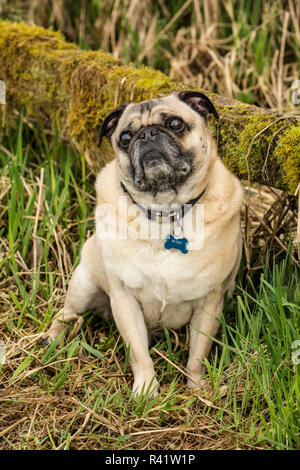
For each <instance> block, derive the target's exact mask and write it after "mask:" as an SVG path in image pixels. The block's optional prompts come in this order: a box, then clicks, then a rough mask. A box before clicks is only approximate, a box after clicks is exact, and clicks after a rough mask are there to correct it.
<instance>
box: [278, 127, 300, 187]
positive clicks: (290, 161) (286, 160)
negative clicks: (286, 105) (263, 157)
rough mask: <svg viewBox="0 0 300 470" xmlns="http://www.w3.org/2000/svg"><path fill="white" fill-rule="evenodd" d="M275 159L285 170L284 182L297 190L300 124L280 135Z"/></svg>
mask: <svg viewBox="0 0 300 470" xmlns="http://www.w3.org/2000/svg"><path fill="white" fill-rule="evenodd" d="M274 159H276V160H277V162H278V164H279V166H280V168H281V169H282V170H283V172H282V179H283V182H284V184H285V185H286V186H287V187H288V188H289V190H290V191H291V192H295V191H296V189H297V187H298V184H299V182H300V124H298V125H297V126H294V127H291V128H289V129H286V130H285V131H284V132H283V134H282V135H281V136H280V139H279V140H278V144H277V146H276V149H275V151H274Z"/></svg>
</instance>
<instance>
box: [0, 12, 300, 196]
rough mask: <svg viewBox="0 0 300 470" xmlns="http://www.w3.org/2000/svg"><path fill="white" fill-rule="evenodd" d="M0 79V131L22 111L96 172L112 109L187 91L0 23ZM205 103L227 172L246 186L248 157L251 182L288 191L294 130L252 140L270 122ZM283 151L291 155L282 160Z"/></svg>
mask: <svg viewBox="0 0 300 470" xmlns="http://www.w3.org/2000/svg"><path fill="white" fill-rule="evenodd" d="M0 79H1V80H4V81H5V82H6V88H7V105H6V117H5V120H6V121H5V122H6V123H9V124H11V119H12V117H13V113H10V115H9V116H8V111H9V110H13V108H17V109H22V108H24V109H25V110H26V114H27V117H33V118H35V119H40V118H41V119H42V120H43V124H44V125H47V121H48V124H49V125H51V126H53V127H54V128H55V129H57V128H59V129H60V133H61V135H62V137H64V138H69V139H70V140H71V141H72V142H73V143H75V145H76V146H77V148H78V149H79V150H80V151H81V152H83V153H84V155H85V156H86V158H87V160H88V161H89V162H93V163H94V164H96V167H98V166H100V165H102V164H103V163H104V162H106V161H107V160H108V159H110V158H111V149H110V147H109V145H108V144H107V143H104V145H103V147H101V152H99V150H98V148H97V129H98V127H99V125H100V124H101V122H102V120H103V119H104V117H105V116H106V115H107V114H108V113H109V112H110V111H111V110H112V109H113V108H114V107H116V106H118V105H119V104H122V103H124V102H126V101H129V100H135V101H142V100H145V99H150V98H153V97H157V96H162V95H165V94H169V93H170V92H172V91H173V90H175V89H176V90H180V89H187V88H189V87H188V86H184V85H182V84H181V83H179V82H176V81H175V80H173V79H171V78H170V77H167V76H165V75H164V74H163V73H161V72H158V71H154V70H152V69H150V68H147V67H142V68H140V69H135V68H133V67H126V66H125V65H123V64H122V63H121V62H120V61H118V60H116V59H114V58H113V57H112V56H111V55H110V54H107V53H104V52H102V51H81V50H80V49H79V48H78V47H77V46H76V45H74V44H70V43H67V42H66V41H65V39H64V37H63V36H62V35H61V34H60V33H56V32H53V31H50V30H45V29H43V28H39V27H35V26H28V25H26V24H23V23H18V24H15V23H10V22H8V21H1V20H0ZM207 95H208V96H209V97H210V98H211V99H212V101H213V102H214V103H215V105H216V108H217V110H218V112H219V114H220V116H221V120H220V123H221V128H219V127H216V123H215V121H214V120H211V121H210V125H211V128H212V131H213V134H214V136H215V137H216V138H217V140H218V142H219V149H220V155H221V156H222V157H223V158H224V161H225V163H226V165H227V166H228V167H229V168H230V169H231V170H232V171H233V172H234V173H236V174H237V175H238V176H240V177H243V178H245V177H247V176H248V169H247V161H246V156H247V155H248V158H247V160H248V165H249V168H250V176H251V180H253V181H255V180H256V181H260V182H265V181H268V182H272V183H274V181H275V183H276V184H277V185H279V186H280V187H284V188H286V187H288V188H289V189H290V190H291V188H294V186H295V184H296V183H295V182H296V180H297V178H298V174H297V172H298V170H299V166H298V165H299V164H298V163H297V162H299V160H297V153H296V152H297V149H298V148H299V147H297V145H298V144H296V140H297V135H298V134H297V135H296V134H294V133H293V132H292V129H293V128H294V127H295V123H294V122H292V120H291V121H290V122H289V121H287V120H283V121H278V122H277V123H275V124H272V126H271V127H270V128H269V129H267V130H265V131H263V132H262V133H261V134H260V135H259V136H257V137H256V138H254V137H255V136H256V135H257V134H258V133H259V132H260V131H262V129H264V128H265V127H266V126H268V124H271V122H272V121H274V120H275V119H276V117H277V116H274V115H272V114H270V113H267V112H265V113H264V112H258V108H255V107H251V106H249V105H247V104H245V103H240V102H236V101H231V100H229V99H226V98H222V97H220V96H218V95H216V94H214V93H207ZM0 121H2V123H3V113H2V115H1V110H0ZM281 126H282V128H283V127H284V129H285V130H284V134H283V131H281V130H280V129H281ZM286 126H287V127H286ZM289 131H290V132H291V133H289ZM0 132H1V129H0ZM253 139H254V140H253ZM289 139H291V142H290V140H289ZM289 142H290V143H289ZM292 142H293V143H292ZM288 144H289V145H288ZM285 146H287V148H289V149H290V150H289V152H290V154H289V153H286V154H285V152H284V148H285ZM293 152H295V153H293ZM281 165H282V168H283V171H282V172H279V171H277V170H278V169H279V168H281Z"/></svg>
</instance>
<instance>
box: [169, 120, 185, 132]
mask: <svg viewBox="0 0 300 470" xmlns="http://www.w3.org/2000/svg"><path fill="white" fill-rule="evenodd" d="M168 124H169V127H170V129H172V130H173V131H182V130H183V128H184V122H183V120H182V119H180V118H171V119H170V120H169V122H168Z"/></svg>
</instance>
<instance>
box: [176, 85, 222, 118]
mask: <svg viewBox="0 0 300 470" xmlns="http://www.w3.org/2000/svg"><path fill="white" fill-rule="evenodd" d="M177 97H178V98H179V99H180V101H183V102H184V103H186V104H187V105H188V106H190V107H191V108H192V109H193V110H194V111H196V113H198V114H200V115H201V116H203V117H204V118H206V116H207V114H209V113H211V114H213V115H214V116H215V118H216V119H219V115H218V113H217V110H216V108H215V107H214V105H213V104H212V102H211V101H210V99H209V98H207V96H205V95H204V94H203V93H200V92H199V91H180V92H179V93H177Z"/></svg>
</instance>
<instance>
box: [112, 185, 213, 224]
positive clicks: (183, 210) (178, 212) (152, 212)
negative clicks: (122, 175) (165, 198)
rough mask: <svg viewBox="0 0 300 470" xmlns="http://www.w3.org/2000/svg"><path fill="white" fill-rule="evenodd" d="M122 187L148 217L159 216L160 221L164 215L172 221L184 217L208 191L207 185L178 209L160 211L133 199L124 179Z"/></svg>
mask: <svg viewBox="0 0 300 470" xmlns="http://www.w3.org/2000/svg"><path fill="white" fill-rule="evenodd" d="M121 188H122V189H123V191H124V193H126V194H128V196H129V197H130V199H131V200H132V202H133V203H134V204H136V205H137V206H138V207H139V208H140V209H141V210H142V211H143V212H144V214H146V216H147V217H148V219H150V220H154V221H156V220H157V217H158V218H159V221H161V220H162V217H169V219H170V220H171V222H174V220H175V219H177V220H180V219H182V218H183V217H184V216H185V215H186V214H187V212H188V211H189V210H190V209H191V208H192V207H193V206H194V205H195V204H196V203H197V202H198V201H199V199H201V197H202V196H203V194H204V193H205V191H206V187H205V188H204V189H203V191H202V192H201V193H200V194H199V195H198V196H197V197H195V198H193V199H190V200H189V201H188V202H186V203H185V204H184V205H183V206H181V207H179V208H178V209H170V210H167V211H160V210H156V209H146V208H145V207H143V206H141V204H139V203H138V202H136V201H135V200H134V199H133V197H132V196H131V194H130V193H129V192H128V190H127V188H126V187H125V185H124V184H123V183H122V181H121Z"/></svg>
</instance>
